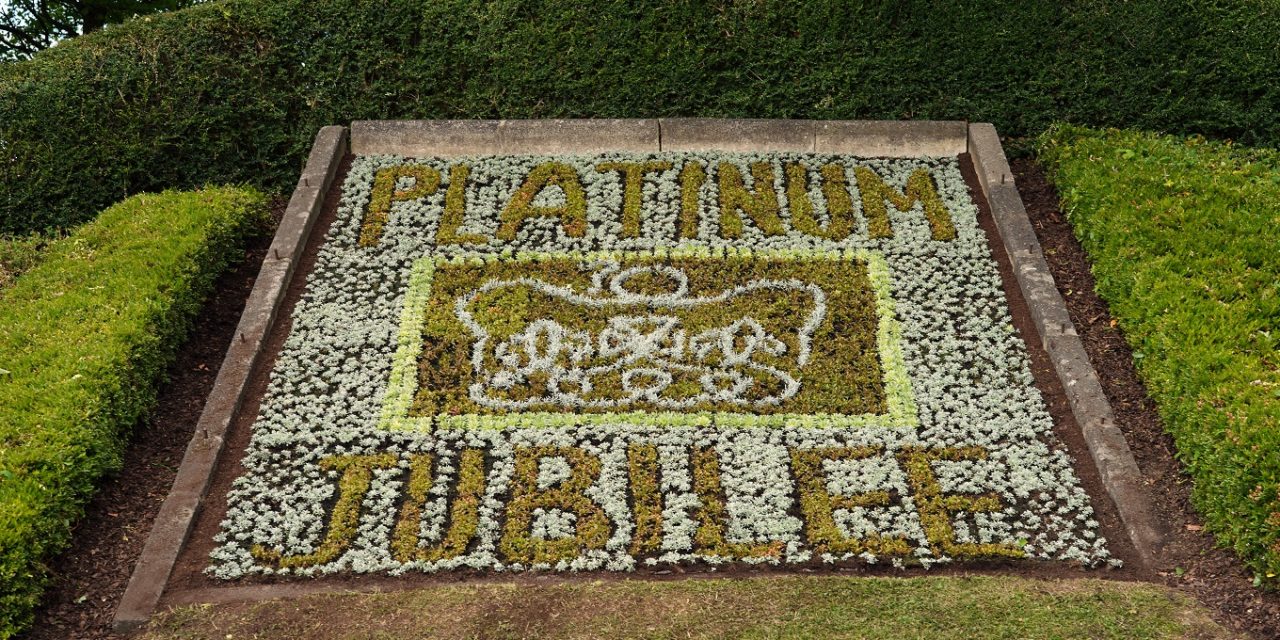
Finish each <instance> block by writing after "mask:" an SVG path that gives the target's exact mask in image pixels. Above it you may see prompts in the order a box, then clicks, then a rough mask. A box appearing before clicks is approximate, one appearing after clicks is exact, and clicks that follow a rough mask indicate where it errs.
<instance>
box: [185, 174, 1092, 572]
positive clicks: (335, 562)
mask: <svg viewBox="0 0 1280 640" xmlns="http://www.w3.org/2000/svg"><path fill="white" fill-rule="evenodd" d="M976 218H977V209H976V207H975V205H974V203H973V201H972V200H971V198H970V196H969V193H968V189H967V187H966V185H965V183H964V180H963V179H962V178H961V175H960V170H959V166H958V162H957V160H956V159H955V158H921V159H904V160H884V159H863V158H853V157H842V156H815V155H796V154H764V155H722V154H655V155H626V154H607V155H602V156H598V157H530V156H506V157H483V158H468V159H457V160H449V161H444V160H435V159H429V160H410V159H403V158H392V157H364V158H357V159H356V161H355V163H354V164H353V165H352V168H351V170H350V172H349V174H348V176H347V178H346V183H345V185H344V187H343V196H342V200H341V202H340V205H339V209H338V216H337V220H336V221H335V223H334V225H333V227H332V228H331V230H330V233H329V236H328V238H327V239H326V241H325V243H324V245H323V246H322V247H321V249H320V254H319V257H318V259H317V263H316V266H315V268H314V270H313V272H312V273H311V274H310V275H309V277H308V282H307V288H306V293H305V294H304V296H303V299H302V300H301V301H300V302H299V304H298V306H297V308H296V310H295V312H294V319H293V329H292V333H291V335H290V336H289V337H288V339H287V340H286V342H285V344H284V346H283V348H282V351H281V353H280V355H279V357H278V359H277V361H276V365H275V369H274V371H273V374H272V378H271V382H270V385H269V388H268V390H267V395H266V397H265V399H264V402H263V404H262V409H261V412H260V415H259V416H258V419H257V421H256V422H255V424H254V427H253V437H252V441H251V443H250V445H249V449H248V451H247V453H246V455H245V458H244V460H243V463H244V467H245V469H246V472H245V474H244V475H243V476H242V477H240V478H239V479H237V480H236V481H235V483H234V486H233V489H232V492H231V495H230V498H229V510H228V513H227V515H226V518H225V520H224V523H223V531H222V532H221V533H220V534H219V536H218V541H219V543H220V546H218V547H217V548H216V549H215V551H214V552H213V554H212V561H213V563H212V566H211V567H210V569H209V571H210V572H211V573H212V574H213V575H216V576H218V577H221V578H237V577H241V576H245V575H250V574H303V575H312V574H327V573H335V572H356V573H369V572H382V573H390V574H398V573H402V572H405V571H426V572H433V571H442V570H448V569H455V568H462V567H469V568H474V569H488V570H495V571H506V570H526V569H554V570H588V569H607V570H632V569H635V568H636V567H638V566H662V565H669V564H673V563H682V564H684V563H693V564H723V563H732V562H737V563H747V564H759V563H769V564H822V563H843V564H856V563H878V562H884V563H891V564H893V565H895V566H906V565H923V566H926V567H927V566H929V565H932V564H936V563H944V562H954V561H975V560H992V559H999V560H1015V559H1024V560H1025V559H1038V560H1059V561H1071V562H1076V563H1081V564H1084V565H1089V566H1093V565H1097V564H1099V563H1106V562H1113V563H1114V562H1116V561H1115V560H1113V559H1111V557H1110V555H1109V553H1108V551H1107V546H1106V542H1105V540H1104V539H1103V538H1102V537H1101V536H1100V535H1099V533H1098V523H1097V522H1096V521H1095V520H1094V519H1093V511H1092V508H1091V506H1090V501H1089V497H1088V496H1087V494H1086V493H1085V491H1084V490H1083V489H1082V488H1081V487H1080V484H1079V481H1078V480H1077V479H1076V477H1075V475H1074V473H1073V472H1072V469H1071V465H1070V459H1069V457H1068V456H1067V454H1066V452H1065V451H1064V450H1063V446H1062V444H1061V443H1059V442H1058V441H1057V440H1056V439H1055V438H1054V436H1053V433H1052V421H1051V419H1050V417H1049V415H1048V413H1047V412H1046V409H1045V407H1044V403H1043V401H1042V399H1041V398H1040V395H1039V393H1038V392H1037V391H1036V389H1035V387H1034V385H1033V380H1032V376H1031V372H1030V370H1029V365H1028V360H1027V355H1026V351H1025V347H1024V345H1023V344H1022V343H1021V341H1020V340H1019V338H1018V337H1017V335H1016V333H1015V332H1014V329H1013V326H1012V324H1011V320H1010V318H1009V315H1008V310H1007V303H1006V301H1005V299H1004V296H1003V293H1002V290H1001V283H1000V277H999V274H998V273H997V271H996V268H995V263H994V261H993V260H992V258H991V256H990V254H989V252H988V249H987V244H986V238H985V236H984V234H983V232H982V230H981V229H980V228H979V227H978V226H977V221H976Z"/></svg>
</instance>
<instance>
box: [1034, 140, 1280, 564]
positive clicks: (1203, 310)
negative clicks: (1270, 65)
mask: <svg viewBox="0 0 1280 640" xmlns="http://www.w3.org/2000/svg"><path fill="white" fill-rule="evenodd" d="M1038 146H1039V149H1040V154H1041V157H1042V159H1043V160H1044V161H1045V162H1046V163H1047V164H1048V166H1049V171H1050V175H1051V177H1052V179H1053V181H1054V182H1055V183H1057V186H1058V192H1059V193H1060V194H1061V196H1062V201H1063V208H1064V211H1065V212H1066V213H1067V216H1068V217H1069V219H1070V220H1071V224H1072V226H1073V227H1074V228H1075V233H1076V236H1077V237H1078V238H1079V239H1080V242H1081V244H1082V245H1083V246H1084V249H1085V251H1086V252H1087V253H1088V255H1089V258H1090V260H1091V262H1092V263H1093V274H1094V277H1095V278H1096V280H1097V289H1098V293H1099V295H1101V296H1102V298H1103V299H1105V300H1106V301H1107V303H1108V304H1109V305H1110V307H1111V313H1112V314H1113V315H1114V316H1115V318H1116V319H1117V320H1118V322H1119V326H1120V328H1121V329H1122V330H1123V332H1124V335H1125V338H1126V339H1127V340H1128V342H1129V345H1130V346H1131V347H1132V348H1133V352H1134V353H1133V355H1134V358H1135V362H1136V365H1137V369H1138V373H1139V374H1140V375H1141V377H1142V380H1143V382H1145V383H1146V385H1147V389H1148V391H1149V392H1150V393H1151V396H1152V398H1154V399H1155V401H1156V404H1157V406H1158V407H1159V411H1160V414H1161V417H1162V418H1163V419H1164V423H1165V428H1166V429H1167V430H1168V431H1169V432H1170V433H1171V434H1172V435H1173V438H1174V442H1175V444H1176V445H1177V449H1178V457H1179V459H1180V460H1181V461H1182V463H1183V465H1184V466H1185V468H1186V470H1187V471H1188V472H1189V473H1190V474H1191V477H1192V480H1193V493H1192V497H1193V499H1194V503H1195V506H1196V508H1197V509H1198V510H1199V512H1200V513H1201V514H1202V515H1203V517H1204V519H1205V525H1206V528H1207V529H1208V530H1209V531H1211V532H1212V533H1213V534H1214V535H1215V536H1217V539H1218V542H1219V543H1221V544H1222V545H1224V546H1228V547H1230V548H1232V549H1234V550H1235V551H1236V552H1237V553H1239V555H1240V557H1241V558H1243V559H1244V561H1245V562H1246V563H1247V564H1248V565H1249V566H1250V567H1251V568H1252V569H1253V570H1254V572H1255V575H1256V576H1257V579H1256V583H1257V584H1259V585H1262V584H1268V585H1271V586H1275V585H1276V584H1277V583H1278V582H1280V581H1278V580H1277V575H1280V496H1278V495H1277V494H1278V493H1280V353H1278V352H1277V347H1278V346H1280V250H1277V248H1280V213H1278V212H1280V153H1277V152H1276V151H1274V150H1265V149H1247V148H1239V147H1235V146H1232V145H1228V144H1221V143H1210V142H1206V141H1204V140H1203V139H1199V138H1189V139H1184V138H1177V137H1169V136H1160V135H1155V134H1150V133H1139V132H1133V131H1119V130H1107V131H1098V130H1091V129H1084V128H1079V127H1070V126H1067V127H1061V128H1057V129H1053V130H1050V131H1049V132H1047V133H1045V134H1044V135H1043V136H1042V137H1040V139H1039V143H1038Z"/></svg>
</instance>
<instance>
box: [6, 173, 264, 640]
mask: <svg viewBox="0 0 1280 640" xmlns="http://www.w3.org/2000/svg"><path fill="white" fill-rule="evenodd" d="M266 219H267V216H266V208H265V198H264V196H263V195H262V194H261V193H259V192H257V191H254V190H249V189H236V188H219V189H205V190H202V191H195V192H188V193H172V192H171V193H164V194H160V195H139V196H135V197H133V198H130V199H128V200H126V201H124V202H122V203H120V204H118V205H116V206H114V207H111V208H110V209H107V210H106V211H104V212H103V213H102V215H100V216H99V217H98V219H97V220H95V221H94V222H91V223H89V224H87V225H84V226H83V227H80V228H79V229H77V230H76V231H75V232H74V233H72V234H71V235H70V236H68V237H66V238H63V239H60V240H55V241H53V242H52V243H50V245H49V246H48V247H47V248H46V250H45V254H44V255H43V257H42V259H41V261H40V263H39V264H38V265H36V266H35V267H33V268H32V269H31V270H29V271H27V272H26V273H24V274H22V275H21V276H19V277H18V279H17V280H16V281H14V283H13V285H12V286H11V287H9V288H7V289H5V290H4V291H2V292H0V368H3V369H5V370H7V372H0V585H4V588H3V589H0V638H8V637H10V636H11V635H13V634H15V633H17V632H18V631H19V630H21V628H22V627H23V626H24V625H25V624H27V623H28V621H29V620H30V616H31V612H32V610H33V608H34V607H35V605H36V603H37V602H38V601H39V598H40V594H41V590H42V588H43V585H44V582H45V567H44V565H43V564H42V563H43V562H44V561H45V560H46V559H48V558H50V557H52V556H53V554H56V553H57V552H59V551H60V550H61V549H63V548H64V547H65V545H66V543H67V541H68V540H69V538H70V532H71V526H72V524H73V523H74V522H75V520H76V519H77V518H78V517H79V516H80V514H81V513H82V510H83V504H84V502H85V501H86V500H87V499H88V498H89V496H90V495H92V494H93V491H94V486H95V483H96V481H97V480H98V479H99V477H100V476H102V474H103V473H106V472H109V471H112V470H115V469H118V468H119V466H120V463H121V454H122V452H123V449H124V446H125V443H126V442H127V440H128V433H129V431H130V430H131V428H132V427H133V425H134V424H135V423H136V422H137V421H138V420H139V419H140V418H142V417H143V416H144V415H145V414H146V413H147V412H148V411H149V410H150V408H151V407H152V405H153V404H154V402H155V397H156V390H157V387H158V383H159V382H160V379H161V377H162V376H163V374H164V370H165V368H166V367H167V366H168V364H169V363H170V361H171V360H172V357H173V354H174V352H175V349H176V347H177V346H178V344H180V343H181V341H182V338H183V336H184V335H185V333H186V330H187V327H188V325H189V324H190V322H191V320H192V318H193V316H194V314H195V312H196V311H197V310H199V308H200V306H201V304H202V303H203V301H204V298H205V296H206V294H207V293H208V291H209V290H210V288H211V287H212V285H213V281H214V279H215V278H216V277H217V276H218V275H219V273H221V272H222V270H223V268H224V267H225V266H226V265H227V264H228V263H229V262H230V261H232V260H235V259H238V258H240V257H241V256H242V250H243V244H244V243H243V240H244V239H245V238H246V237H247V236H248V235H250V234H251V233H253V232H254V231H255V230H257V229H261V228H262V227H263V224H264V223H265V221H266Z"/></svg>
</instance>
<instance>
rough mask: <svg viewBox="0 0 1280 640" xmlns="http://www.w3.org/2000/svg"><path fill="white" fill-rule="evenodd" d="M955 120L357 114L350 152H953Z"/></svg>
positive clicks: (960, 127)
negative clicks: (502, 117) (485, 117)
mask: <svg viewBox="0 0 1280 640" xmlns="http://www.w3.org/2000/svg"><path fill="white" fill-rule="evenodd" d="M967 126H968V125H967V124H966V123H964V122H961V121H923V120H922V121H893V120H884V121H875V120H723V119H719V118H659V119H656V120H617V119H615V120H605V119H601V120H357V121H355V122H352V123H351V152H352V153H354V154H356V155H399V156H408V157H425V156H438V157H451V156H469V155H494V154H504V153H545V154H561V153H564V154H592V153H599V152H602V151H630V152H637V153H644V152H659V151H736V152H754V151H795V152H803V153H840V154H849V155H863V156H885V157H915V156H954V155H958V154H961V153H964V152H965V150H966V145H967V144H968V137H967V133H966V132H967Z"/></svg>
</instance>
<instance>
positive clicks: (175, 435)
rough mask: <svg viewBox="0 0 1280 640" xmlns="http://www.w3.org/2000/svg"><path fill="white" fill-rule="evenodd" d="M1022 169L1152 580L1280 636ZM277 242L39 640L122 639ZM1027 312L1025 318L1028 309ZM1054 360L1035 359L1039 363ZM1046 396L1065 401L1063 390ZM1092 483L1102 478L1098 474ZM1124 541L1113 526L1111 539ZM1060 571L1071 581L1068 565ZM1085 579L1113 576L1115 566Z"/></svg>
mask: <svg viewBox="0 0 1280 640" xmlns="http://www.w3.org/2000/svg"><path fill="white" fill-rule="evenodd" d="M1013 171H1014V174H1015V176H1016V179H1017V184H1018V187H1019V191H1020V192H1021V193H1022V197H1023V201H1024V203H1025V204H1026V206H1027V211H1028V214H1029V215H1030V217H1031V221H1032V225H1033V226H1034V227H1035V229H1036V233H1037V235H1038V236H1039V238H1040V242H1041V244H1042V245H1043V247H1044V250H1045V257H1046V258H1047V260H1048V262H1049V265H1050V267H1051V268H1052V270H1053V274H1054V278H1055V279H1056V281H1057V284H1058V288H1059V290H1060V292H1061V293H1062V295H1063V297H1064V298H1065V299H1066V301H1067V306H1068V309H1069V310H1070V312H1071V316H1072V320H1073V322H1074V323H1075V325H1076V327H1077V330H1078V331H1079V333H1080V335H1081V337H1082V339H1083V341H1084V343H1085V347H1086V349H1087V350H1088V352H1089V357H1090V359H1091V361H1092V362H1093V365H1094V367H1095V368H1096V369H1097V371H1098V374H1099V376H1100V378H1101V379H1102V383H1103V387H1104V389H1105V390H1106V393H1107V396H1108V399H1109V400H1110V401H1111V403H1112V407H1113V409H1114V411H1115V413H1116V417H1117V421H1118V422H1119V424H1120V426H1121V427H1122V428H1123V429H1124V430H1125V434H1126V436H1127V437H1128V439H1129V443H1130V446H1131V447H1132V448H1133V450H1134V454H1135V456H1136V457H1137V460H1138V464H1139V466H1140V468H1141V470H1142V472H1143V475H1144V478H1145V480H1146V483H1147V485H1148V489H1149V491H1150V494H1151V496H1152V510H1153V512H1154V513H1155V514H1156V515H1157V517H1159V518H1162V519H1163V520H1164V521H1165V522H1167V523H1170V526H1171V528H1172V529H1174V531H1173V533H1172V535H1171V539H1170V542H1169V544H1168V545H1167V547H1166V548H1165V549H1164V550H1163V551H1162V554H1161V563H1160V564H1161V566H1159V567H1157V568H1156V569H1157V571H1156V574H1154V575H1150V576H1146V577H1149V578H1150V579H1153V580H1156V581H1160V582H1163V583H1164V584H1167V585H1169V586H1171V587H1174V588H1177V589H1179V590H1181V591H1183V592H1185V593H1187V594H1188V595H1190V596H1192V597H1194V598H1196V599H1197V600H1199V601H1200V602H1201V603H1203V604H1204V605H1205V606H1206V607H1208V608H1209V609H1210V611H1211V612H1212V613H1213V614H1214V617H1215V618H1216V619H1217V620H1218V621H1219V622H1221V623H1223V624H1224V625H1226V626H1228V627H1229V628H1231V629H1233V630H1236V631H1238V632H1246V633H1250V634H1252V635H1254V636H1255V637H1258V638H1273V637H1274V638H1280V594H1276V593H1263V592H1260V591H1259V590H1257V589H1255V588H1254V587H1253V586H1252V578H1253V576H1252V573H1251V572H1249V571H1248V570H1247V569H1246V568H1245V567H1244V566H1243V565H1242V564H1241V563H1240V562H1239V561H1238V560H1237V559H1235V557H1234V556H1233V555H1232V554H1231V552H1228V551H1224V550H1220V549H1216V548H1215V547H1214V544H1213V539H1212V536H1210V535H1209V534H1207V533H1205V532H1204V530H1203V529H1202V528H1201V526H1200V525H1201V521H1200V520H1199V518H1198V516H1197V515H1196V514H1195V511H1194V510H1193V509H1192V507H1191V505H1190V501H1189V493H1190V480H1189V479H1188V478H1187V477H1186V476H1185V475H1184V474H1183V472H1182V470H1181V467H1180V466H1179V464H1178V462H1177V460H1176V457H1175V455H1174V446H1173V442H1172V440H1171V439H1170V438H1169V436H1168V435H1167V434H1166V433H1165V432H1164V430H1163V428H1162V426H1161V422H1160V418H1159V415H1158V413H1157V412H1156V409H1155V406H1154V404H1153V403H1152V401H1151V400H1150V398H1149V397H1148V396H1147V394H1146V390H1145V388H1144V387H1143V385H1142V383H1141V381H1140V380H1139V379H1138V377H1137V373H1136V371H1135V370H1134V368H1133V364H1132V362H1133V360H1132V357H1131V354H1130V351H1129V348H1128V346H1127V345H1126V343H1125V341H1124V337H1123V335H1122V334H1121V333H1120V332H1119V331H1118V329H1116V328H1114V327H1112V326H1111V316H1110V314H1109V313H1108V310H1107V306H1106V304H1105V303H1104V302H1102V301H1101V300H1100V299H1099V298H1098V297H1097V295H1096V294H1095V293H1094V289H1093V279H1092V276H1091V274H1090V271H1089V265H1088V262H1087V260H1086V258H1085V256H1084V253H1083V251H1082V250H1081V248H1080V246H1079V244H1078V243H1077V242H1076V240H1075V238H1074V236H1073V235H1072V233H1071V227H1070V226H1069V224H1068V223H1067V221H1066V220H1065V217H1064V216H1063V215H1062V214H1061V213H1060V212H1059V210H1058V197H1057V193H1056V191H1055V190H1054V189H1053V186H1052V185H1051V184H1049V183H1048V182H1047V180H1046V178H1045V176H1044V174H1043V171H1042V170H1041V168H1040V167H1039V166H1038V165H1037V164H1036V163H1035V162H1034V161H1033V160H1027V159H1024V160H1017V161H1015V162H1014V163H1013ZM268 244H269V238H264V239H261V240H259V241H257V242H256V243H255V244H254V245H253V246H252V247H251V248H250V250H249V251H247V252H246V258H245V261H244V262H243V263H242V264H240V265H239V266H237V267H235V268H234V269H233V270H232V271H230V272H229V273H227V274H226V275H225V276H224V277H222V278H221V279H220V280H219V282H218V285H217V290H216V292H215V294H214V295H213V296H212V297H211V299H210V300H209V301H208V303H207V304H206V305H205V307H204V309H203V311H202V312H201V313H200V315H199V317H198V319H197V323H196V326H195V327H194V328H193V330H192V333H191V336H190V338H189V340H188V343H187V344H186V346H185V347H184V348H183V349H182V351H181V353H180V354H179V356H178V359H177V361H176V362H175V363H174V365H173V367H172V368H171V369H170V371H169V382H168V383H167V384H166V385H165V386H164V388H163V389H162V391H161V395H160V400H159V403H158V406H157V408H156V411H155V413H154V415H153V416H152V417H151V418H150V419H148V420H146V421H144V422H143V423H142V424H139V425H138V426H137V427H136V429H135V431H134V434H133V441H132V444H131V445H130V448H129V451H128V453H127V454H126V456H125V464H124V469H123V471H121V472H120V474H119V475H117V476H115V477H112V478H109V479H107V480H106V481H104V482H103V483H102V484H101V485H100V489H99V492H98V494H97V496H95V497H94V499H93V501H92V502H91V503H90V505H89V506H88V509H87V512H86V515H85V517H84V518H83V519H82V520H81V522H80V523H79V525H78V526H77V529H76V534H75V538H74V540H73V543H72V546H71V548H70V549H69V550H68V551H67V553H65V554H64V555H63V556H61V557H60V558H58V559H57V560H56V561H54V562H53V563H51V566H50V569H51V571H52V574H53V576H54V580H53V583H52V584H51V586H50V588H49V590H48V592H47V594H46V598H45V602H44V605H43V606H42V608H41V609H40V610H39V611H38V612H37V615H36V621H35V625H34V627H33V629H32V631H31V632H29V633H28V635H27V636H26V637H27V638H31V639H32V640H35V639H54V638H58V639H62V638H77V639H81V638H83V639H86V640H96V639H105V638H117V637H118V636H115V635H113V634H112V633H111V632H110V625H111V618H112V615H113V613H114V611H115V607H116V604H117V603H118V602H119V600H120V597H121V595H122V594H123V593H124V589H125V586H126V585H127V583H128V580H129V575H130V573H131V572H132V570H133V565H134V563H135V562H136V560H137V558H138V556H139V554H140V553H141V551H142V547H143V544H144V543H145V541H146V536H147V533H148V531H149V529H150V527H151V523H152V521H153V520H154V518H155V516H156V514H157V513H158V512H159V509H160V504H161V503H162V502H163V500H164V498H165V495H166V494H167V492H168V489H169V486H170V485H171V484H172V482H173V478H174V476H175V474H176V470H177V467H178V464H179V463H180V462H181V460H182V454H183V451H184V450H185V448H186V444H187V441H188V440H189V439H190V436H191V432H192V430H193V429H194V425H195V423H196V420H197V419H198V418H199V415H200V411H201V409H202V407H203V404H204V400H205V398H206V397H207V395H208V393H209V391H210V389H211V388H212V386H213V380H214V377H215V376H216V374H217V369H218V366H219V365H220V363H221V359H222V356H223V354H224V353H225V351H226V347H227V345H228V344H229V343H230V341H231V338H232V336H233V334H234V331H235V327H236V324H237V323H238V321H239V317H240V312H241V310H242V309H243V306H244V302H245V299H246V298H247V297H248V294H249V291H250V290H251V289H252V286H253V280H254V277H255V276H256V274H257V272H258V268H259V266H260V264H261V261H262V258H263V256H264V255H265V253H266V249H267V246H268ZM1015 314H1016V315H1022V314H1017V310H1015ZM1020 329H1021V327H1020ZM1032 351H1033V352H1034V351H1035V349H1033V350H1032ZM1033 360H1036V358H1035V354H1034V353H1033ZM1042 366H1043V365H1042V364H1041V363H1039V362H1033V368H1036V369H1040V368H1041V367H1042ZM1037 377H1039V376H1037ZM1051 395H1052V394H1050V396H1051ZM1046 400H1047V401H1048V402H1050V403H1054V404H1056V402H1055V400H1054V399H1053V398H1052V397H1049V396H1047V397H1046ZM1053 413H1055V414H1057V413H1059V411H1053ZM1069 440H1070V439H1069ZM1068 444H1069V447H1070V449H1071V450H1072V451H1073V452H1075V453H1076V456H1077V457H1078V458H1084V459H1083V460H1081V462H1082V463H1083V465H1078V467H1080V466H1084V465H1087V466H1090V467H1091V466H1092V464H1091V463H1090V461H1089V460H1087V458H1088V454H1087V452H1086V450H1085V449H1083V448H1082V447H1081V446H1079V445H1078V444H1077V443H1076V442H1070V441H1069V442H1068ZM1085 475H1087V474H1082V476H1085ZM1095 475H1096V474H1095ZM1084 480H1085V482H1086V484H1089V483H1090V479H1089V478H1087V477H1086V478H1084ZM1088 488H1089V490H1090V493H1091V494H1092V495H1094V496H1102V495H1105V494H1104V493H1102V492H1101V491H1099V490H1098V489H1097V488H1096V487H1093V486H1090V487H1088ZM1106 506H1109V505H1106ZM1104 510H1110V509H1105V508H1104V506H1103V505H1099V511H1104ZM1114 536H1115V534H1112V533H1108V537H1109V538H1111V539H1115V538H1114ZM1121 537H1123V535H1122V534H1121ZM1117 542H1122V541H1120V540H1117ZM1126 555H1127V554H1126ZM962 572H963V571H961V573H962ZM937 573H948V574H951V573H953V572H952V571H944V572H937ZM1019 573H1020V574H1026V573H1028V572H1026V571H1019ZM1037 573H1038V572H1036V571H1031V572H1030V575H1033V576H1034V575H1036V574H1037ZM1125 573H1128V572H1125ZM1049 575H1050V576H1052V577H1065V576H1064V575H1063V574H1062V573H1060V572H1051V573H1050V574H1049ZM1076 575H1090V576H1091V577H1108V576H1107V575H1105V573H1097V574H1088V573H1083V574H1082V573H1080V572H1076ZM1116 577H1121V576H1116ZM1127 579H1133V578H1132V576H1131V575H1130V576H1129V577H1128V578H1127Z"/></svg>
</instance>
